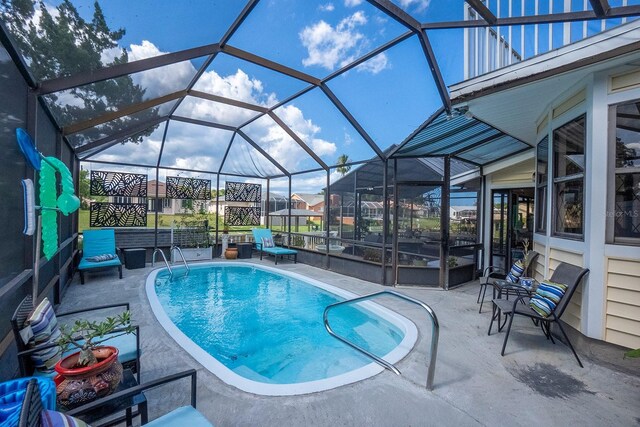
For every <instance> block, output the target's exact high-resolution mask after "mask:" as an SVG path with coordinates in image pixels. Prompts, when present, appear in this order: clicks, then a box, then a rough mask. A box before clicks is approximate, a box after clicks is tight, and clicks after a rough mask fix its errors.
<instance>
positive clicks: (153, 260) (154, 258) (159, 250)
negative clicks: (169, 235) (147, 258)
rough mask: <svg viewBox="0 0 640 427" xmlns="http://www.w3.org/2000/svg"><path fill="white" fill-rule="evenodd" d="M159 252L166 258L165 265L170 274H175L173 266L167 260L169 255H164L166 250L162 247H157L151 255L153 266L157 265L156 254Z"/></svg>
mask: <svg viewBox="0 0 640 427" xmlns="http://www.w3.org/2000/svg"><path fill="white" fill-rule="evenodd" d="M158 252H160V255H162V259H163V260H164V265H166V266H167V270H169V274H170V275H171V276H173V270H171V266H170V265H169V263H168V262H167V257H166V256H165V255H164V252H162V249H160V248H156V250H155V251H153V255H151V266H152V267H153V266H154V265H155V263H156V254H157V253H158Z"/></svg>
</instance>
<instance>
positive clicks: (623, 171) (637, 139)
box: [607, 100, 640, 243]
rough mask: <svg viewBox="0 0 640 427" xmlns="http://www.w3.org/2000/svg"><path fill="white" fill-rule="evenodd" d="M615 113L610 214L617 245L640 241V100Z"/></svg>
mask: <svg viewBox="0 0 640 427" xmlns="http://www.w3.org/2000/svg"><path fill="white" fill-rule="evenodd" d="M615 113H616V114H615V119H616V128H615V148H614V150H615V158H614V159H615V165H614V175H615V177H614V180H613V185H614V192H613V206H612V207H611V208H610V209H608V210H607V214H608V215H609V216H610V221H611V220H613V224H611V222H610V223H609V224H610V226H611V225H612V226H613V238H614V242H621V241H623V242H624V241H626V242H628V241H629V240H630V239H634V240H635V239H640V148H638V147H639V145H638V144H639V143H640V100H636V101H633V102H629V103H626V104H622V105H618V106H616V107H615ZM612 143H613V142H612ZM635 243H637V242H635Z"/></svg>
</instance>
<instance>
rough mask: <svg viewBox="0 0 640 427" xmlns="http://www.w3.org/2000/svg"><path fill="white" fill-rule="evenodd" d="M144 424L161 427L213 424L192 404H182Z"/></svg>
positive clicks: (197, 426)
mask: <svg viewBox="0 0 640 427" xmlns="http://www.w3.org/2000/svg"><path fill="white" fill-rule="evenodd" d="M145 425H146V426H163V427H173V426H175V427H183V426H189V427H210V426H213V424H211V423H210V422H209V421H207V419H206V418H205V417H204V416H203V415H202V414H201V413H200V412H198V410H197V409H196V408H194V407H193V406H182V407H180V408H177V409H174V410H173V411H171V412H169V413H168V414H166V415H163V416H161V417H160V418H156V419H155V420H153V421H151V422H149V423H148V424H145Z"/></svg>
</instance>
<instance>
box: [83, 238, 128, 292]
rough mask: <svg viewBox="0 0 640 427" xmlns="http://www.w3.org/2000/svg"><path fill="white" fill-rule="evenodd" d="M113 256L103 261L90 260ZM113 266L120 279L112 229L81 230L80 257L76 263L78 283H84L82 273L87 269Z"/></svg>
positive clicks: (120, 264) (119, 264) (120, 271)
mask: <svg viewBox="0 0 640 427" xmlns="http://www.w3.org/2000/svg"><path fill="white" fill-rule="evenodd" d="M105 256H113V257H114V258H113V259H108V260H105V261H92V260H91V259H92V258H94V259H95V258H98V259H100V258H103V259H104V257H105ZM112 267H115V268H117V269H118V272H119V274H120V278H121V279H122V263H121V262H120V259H119V258H118V257H117V256H116V234H115V231H114V230H113V229H105V230H83V231H82V259H81V260H80V264H79V265H78V271H79V272H80V283H82V284H84V273H85V271H88V270H102V269H105V268H112Z"/></svg>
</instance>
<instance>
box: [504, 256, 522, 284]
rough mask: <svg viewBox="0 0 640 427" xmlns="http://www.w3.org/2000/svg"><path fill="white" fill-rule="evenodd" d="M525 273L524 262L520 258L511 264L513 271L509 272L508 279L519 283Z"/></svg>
mask: <svg viewBox="0 0 640 427" xmlns="http://www.w3.org/2000/svg"><path fill="white" fill-rule="evenodd" d="M522 273H524V264H523V263H522V260H520V259H519V260H518V261H516V262H515V263H513V266H511V271H509V273H508V274H507V280H508V281H509V282H511V283H518V280H519V279H520V276H522Z"/></svg>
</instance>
